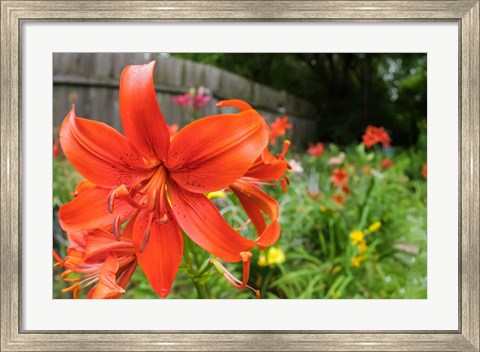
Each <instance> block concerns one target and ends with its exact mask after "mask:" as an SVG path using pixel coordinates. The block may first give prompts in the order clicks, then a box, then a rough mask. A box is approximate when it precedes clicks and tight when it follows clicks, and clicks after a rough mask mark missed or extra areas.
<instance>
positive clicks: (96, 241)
mask: <svg viewBox="0 0 480 352" xmlns="http://www.w3.org/2000/svg"><path fill="white" fill-rule="evenodd" d="M130 227H131V226H130ZM127 232H131V231H129V230H126V231H125V233H124V236H122V238H121V239H116V238H115V236H114V235H113V234H111V233H109V232H107V231H104V230H100V229H96V230H91V231H78V232H68V233H67V236H68V240H69V241H70V247H69V248H68V249H67V257H66V258H65V259H61V258H60V257H59V256H58V254H57V253H56V252H54V253H53V255H54V257H55V259H56V260H57V263H56V264H55V266H60V267H62V268H65V269H66V270H65V271H64V272H63V273H62V275H61V276H62V278H63V279H64V280H65V281H66V282H70V283H73V285H72V286H70V287H68V288H66V289H64V290H63V292H73V297H74V298H78V293H79V291H80V289H82V288H85V287H89V286H92V285H93V286H92V287H91V289H90V290H89V292H88V294H87V298H118V297H119V296H120V295H121V294H122V293H124V292H125V287H126V286H127V283H128V281H129V280H130V278H131V276H132V274H133V272H134V270H135V267H136V266H137V259H136V256H135V248H134V245H133V242H132V241H131V240H130V239H129V238H127V237H129V235H127ZM73 273H77V274H80V277H78V275H77V276H76V277H75V276H74V277H73V278H71V277H70V274H73Z"/></svg>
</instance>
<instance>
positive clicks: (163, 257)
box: [133, 210, 183, 297]
mask: <svg viewBox="0 0 480 352" xmlns="http://www.w3.org/2000/svg"><path fill="white" fill-rule="evenodd" d="M149 214H150V213H149V212H148V211H146V210H144V211H141V212H140V213H139V214H138V216H137V218H136V220H135V225H134V229H133V242H134V244H135V248H136V251H137V258H138V261H139V263H140V266H141V267H142V269H143V271H144V273H145V275H146V276H147V278H148V281H149V282H150V285H151V286H152V288H153V290H154V291H155V292H156V293H157V294H158V295H159V296H161V297H166V296H167V295H168V294H169V293H170V290H171V289H172V284H173V280H174V279H175V276H176V275H177V271H178V267H179V266H180V262H181V261H182V254H183V237H182V233H181V231H180V228H179V227H178V225H177V223H176V222H175V221H174V220H172V219H170V220H168V221H167V222H166V223H165V224H159V223H157V222H156V221H154V222H153V223H151V226H150V230H149V231H150V233H149V235H148V242H147V243H146V245H145V247H144V249H143V251H142V252H141V251H140V247H141V246H142V242H143V241H144V239H145V234H146V231H147V225H148V222H149V221H148V218H149Z"/></svg>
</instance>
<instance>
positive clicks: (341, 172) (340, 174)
mask: <svg viewBox="0 0 480 352" xmlns="http://www.w3.org/2000/svg"><path fill="white" fill-rule="evenodd" d="M348 177H349V175H348V173H347V170H346V169H345V168H344V167H342V168H341V169H337V168H335V169H334V170H333V174H332V176H330V179H331V180H332V181H333V184H334V185H335V187H340V186H346V185H347V180H348Z"/></svg>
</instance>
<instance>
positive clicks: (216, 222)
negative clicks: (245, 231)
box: [167, 181, 255, 262]
mask: <svg viewBox="0 0 480 352" xmlns="http://www.w3.org/2000/svg"><path fill="white" fill-rule="evenodd" d="M167 182H168V183H167V186H168V194H169V197H170V201H171V205H172V210H173V213H174V215H175V218H176V220H177V222H178V224H179V225H180V226H181V228H182V229H183V230H184V231H185V233H186V234H187V235H188V237H190V238H191V239H192V241H193V242H195V243H196V244H198V245H199V246H200V247H202V248H203V249H205V250H206V251H208V252H210V253H212V254H213V255H215V256H217V257H219V258H220V259H223V260H225V261H227V262H238V261H240V260H242V257H241V255H240V253H241V252H247V251H249V250H250V249H251V248H252V247H253V246H254V245H255V242H254V241H251V240H249V239H246V238H244V237H242V236H241V235H240V234H239V233H238V232H236V231H235V230H234V229H233V228H232V227H231V226H230V225H229V224H228V223H227V222H226V221H225V219H224V218H223V217H222V215H221V214H220V212H219V211H218V209H217V208H216V207H215V205H213V203H212V202H211V201H210V200H209V199H208V198H207V197H206V196H204V195H203V194H199V193H192V192H189V191H187V190H185V189H181V188H180V187H178V186H177V185H176V184H175V183H174V182H171V181H167Z"/></svg>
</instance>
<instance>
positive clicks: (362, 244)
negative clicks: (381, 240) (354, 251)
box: [357, 240, 367, 253]
mask: <svg viewBox="0 0 480 352" xmlns="http://www.w3.org/2000/svg"><path fill="white" fill-rule="evenodd" d="M357 248H358V252H359V253H364V252H366V251H367V242H366V241H365V240H363V241H361V242H360V243H359V244H358V245H357Z"/></svg>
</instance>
